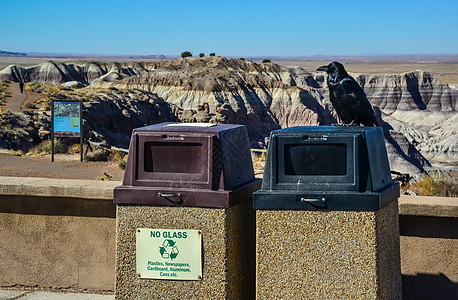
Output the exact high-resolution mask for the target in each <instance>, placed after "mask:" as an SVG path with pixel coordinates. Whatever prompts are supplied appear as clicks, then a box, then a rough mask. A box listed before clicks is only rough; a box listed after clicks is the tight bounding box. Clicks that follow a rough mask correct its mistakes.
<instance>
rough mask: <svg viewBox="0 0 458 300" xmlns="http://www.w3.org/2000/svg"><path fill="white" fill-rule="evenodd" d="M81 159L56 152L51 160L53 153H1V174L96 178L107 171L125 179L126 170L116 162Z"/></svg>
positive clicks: (120, 178)
mask: <svg viewBox="0 0 458 300" xmlns="http://www.w3.org/2000/svg"><path fill="white" fill-rule="evenodd" d="M79 159H80V157H79V154H76V155H63V154H56V155H55V156H54V162H51V155H45V156H40V157H30V156H14V155H10V154H5V153H0V176H14V177H44V178H63V179H90V180H96V179H97V177H100V176H104V173H107V174H109V175H110V176H113V178H112V180H113V181H115V180H116V181H119V180H122V179H123V176H124V171H123V170H120V169H119V168H118V166H117V163H116V162H103V161H98V162H80V161H79ZM0 181H1V178H0Z"/></svg>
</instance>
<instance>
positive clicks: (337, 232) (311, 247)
mask: <svg viewBox="0 0 458 300" xmlns="http://www.w3.org/2000/svg"><path fill="white" fill-rule="evenodd" d="M397 205H398V201H393V202H392V203H391V204H389V205H388V206H387V207H385V208H383V209H381V210H379V211H376V212H362V211H293V210H278V211H272V210H258V211H256V296H257V299H401V298H402V290H401V269H400V252H399V223H398V217H397V214H398V207H397Z"/></svg>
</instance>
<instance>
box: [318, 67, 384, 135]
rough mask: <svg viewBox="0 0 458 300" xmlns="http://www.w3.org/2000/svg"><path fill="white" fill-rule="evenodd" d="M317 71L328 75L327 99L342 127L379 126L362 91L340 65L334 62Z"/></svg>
mask: <svg viewBox="0 0 458 300" xmlns="http://www.w3.org/2000/svg"><path fill="white" fill-rule="evenodd" d="M317 71H324V72H326V73H328V88H329V98H330V99H331V103H332V106H334V109H335V110H336V112H337V115H338V116H339V119H340V122H341V123H342V124H343V125H360V124H363V125H365V126H374V125H375V126H380V125H379V124H378V122H377V120H376V119H375V115H374V110H373V109H372V106H371V104H370V103H369V101H368V100H367V98H366V94H365V93H364V91H363V89H362V88H361V87H360V86H359V84H358V83H357V82H356V80H355V79H354V78H353V77H351V76H350V75H348V73H347V71H345V68H344V66H343V65H342V64H341V63H339V62H336V61H335V62H332V63H330V64H329V65H327V66H322V67H319V68H318V69H317Z"/></svg>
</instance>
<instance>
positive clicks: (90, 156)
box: [84, 148, 110, 161]
mask: <svg viewBox="0 0 458 300" xmlns="http://www.w3.org/2000/svg"><path fill="white" fill-rule="evenodd" d="M109 154H110V153H109V152H108V150H107V149H104V148H98V149H96V150H94V151H92V152H91V153H87V154H86V155H85V156H84V160H85V161H107V160H108V156H109Z"/></svg>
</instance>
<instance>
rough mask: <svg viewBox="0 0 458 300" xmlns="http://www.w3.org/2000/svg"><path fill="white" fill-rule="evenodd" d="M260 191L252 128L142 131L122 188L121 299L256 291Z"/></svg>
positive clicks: (164, 126) (234, 295)
mask: <svg viewBox="0 0 458 300" xmlns="http://www.w3.org/2000/svg"><path fill="white" fill-rule="evenodd" d="M259 188H260V180H258V179H255V177H254V171H253V165H252V161H251V154H250V147H249V140H248V135H247V131H246V127H245V126H242V125H215V124H207V123H188V124H185V123H160V124H156V125H152V126H147V127H143V128H138V129H134V130H133V132H132V137H131V142H130V147H129V155H128V160H127V164H126V171H125V175H124V180H123V184H122V186H119V187H116V188H115V190H114V203H116V208H117V213H116V220H117V231H116V235H117V236H116V240H117V245H116V293H115V296H116V299H133V298H135V299H162V298H164V299H227V298H231V299H238V298H240V299H243V298H246V297H248V298H252V297H254V286H255V283H254V277H255V272H254V253H255V250H254V249H255V237H254V227H255V225H254V224H255V218H254V211H253V209H252V202H251V195H252V193H253V192H254V191H256V190H257V189H259ZM250 264H251V265H250ZM250 266H251V267H250Z"/></svg>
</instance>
